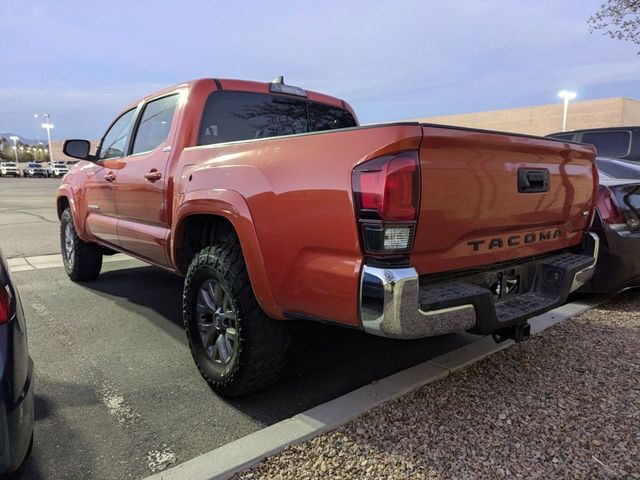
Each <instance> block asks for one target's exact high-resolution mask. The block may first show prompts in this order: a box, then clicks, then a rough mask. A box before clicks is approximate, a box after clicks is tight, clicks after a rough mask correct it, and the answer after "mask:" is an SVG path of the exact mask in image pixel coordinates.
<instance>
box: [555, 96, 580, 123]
mask: <svg viewBox="0 0 640 480" xmlns="http://www.w3.org/2000/svg"><path fill="white" fill-rule="evenodd" d="M558 96H559V97H560V98H562V99H563V100H564V111H563V113H562V131H563V132H566V131H567V112H568V110H569V100H573V99H574V98H576V92H570V91H569V90H561V91H560V92H558Z"/></svg>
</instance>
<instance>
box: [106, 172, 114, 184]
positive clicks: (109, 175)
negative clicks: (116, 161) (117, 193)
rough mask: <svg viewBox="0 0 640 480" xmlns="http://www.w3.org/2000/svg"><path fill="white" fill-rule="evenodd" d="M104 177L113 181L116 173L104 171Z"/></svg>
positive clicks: (108, 180)
mask: <svg viewBox="0 0 640 480" xmlns="http://www.w3.org/2000/svg"><path fill="white" fill-rule="evenodd" d="M104 179H105V180H106V181H107V182H113V181H114V180H115V179H116V174H115V173H113V172H109V173H106V174H105V176H104Z"/></svg>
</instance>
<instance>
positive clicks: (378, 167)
mask: <svg viewBox="0 0 640 480" xmlns="http://www.w3.org/2000/svg"><path fill="white" fill-rule="evenodd" d="M353 192H354V194H355V197H356V199H355V200H356V208H357V209H358V216H360V217H361V218H378V219H380V220H383V221H393V222H401V221H413V220H415V219H416V217H417V212H418V198H419V193H420V192H419V174H418V152H402V153H399V154H396V155H388V156H385V157H380V158H376V159H375V160H371V161H369V162H365V163H362V164H360V165H358V166H357V167H356V168H355V170H354V171H353Z"/></svg>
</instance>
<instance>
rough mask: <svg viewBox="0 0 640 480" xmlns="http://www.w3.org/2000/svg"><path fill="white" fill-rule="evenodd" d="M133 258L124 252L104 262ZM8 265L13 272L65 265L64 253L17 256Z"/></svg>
mask: <svg viewBox="0 0 640 480" xmlns="http://www.w3.org/2000/svg"><path fill="white" fill-rule="evenodd" d="M123 260H131V257H128V256H127V255H123V254H117V255H110V256H105V257H103V259H102V262H103V263H112V262H121V261H123ZM7 265H8V266H9V269H10V270H11V271H12V272H24V271H26V270H42V269H45V268H60V267H63V266H64V264H63V263H62V255H61V254H59V253H54V254H51V255H36V256H33V257H15V258H9V259H7Z"/></svg>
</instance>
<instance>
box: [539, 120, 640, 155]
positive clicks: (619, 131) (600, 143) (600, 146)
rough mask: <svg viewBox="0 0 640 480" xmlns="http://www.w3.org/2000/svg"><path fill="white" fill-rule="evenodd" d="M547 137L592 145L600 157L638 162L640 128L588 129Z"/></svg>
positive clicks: (552, 134)
mask: <svg viewBox="0 0 640 480" xmlns="http://www.w3.org/2000/svg"><path fill="white" fill-rule="evenodd" d="M547 137H552V138H556V139H558V140H568V141H570V142H579V143H588V144H590V145H594V146H595V147H596V150H597V151H598V156H600V157H611V158H622V159H624V160H631V161H633V162H640V126H636V127H609V128H588V129H584V130H573V131H571V132H558V133H551V134H549V135H547Z"/></svg>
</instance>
